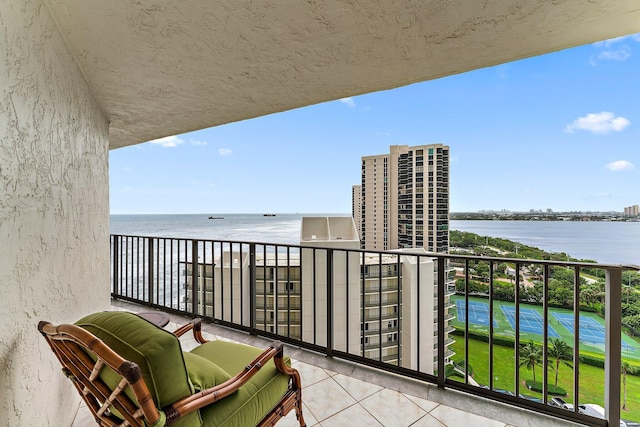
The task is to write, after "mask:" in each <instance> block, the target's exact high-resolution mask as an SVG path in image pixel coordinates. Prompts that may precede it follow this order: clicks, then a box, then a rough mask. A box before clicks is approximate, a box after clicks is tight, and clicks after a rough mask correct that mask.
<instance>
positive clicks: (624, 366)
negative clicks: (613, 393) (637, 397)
mask: <svg viewBox="0 0 640 427" xmlns="http://www.w3.org/2000/svg"><path fill="white" fill-rule="evenodd" d="M620 370H621V371H622V390H623V391H624V394H623V397H622V410H623V411H626V410H627V373H628V374H635V373H636V370H637V369H636V368H635V367H634V366H631V365H630V364H629V362H625V361H623V362H622V365H621V366H620Z"/></svg>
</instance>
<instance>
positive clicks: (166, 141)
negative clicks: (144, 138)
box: [149, 135, 184, 147]
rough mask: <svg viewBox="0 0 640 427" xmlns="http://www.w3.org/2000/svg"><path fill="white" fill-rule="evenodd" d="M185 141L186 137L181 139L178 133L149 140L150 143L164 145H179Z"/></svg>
mask: <svg viewBox="0 0 640 427" xmlns="http://www.w3.org/2000/svg"><path fill="white" fill-rule="evenodd" d="M183 143H184V139H180V138H178V137H177V136H176V135H173V136H165V137H164V138H158V139H154V140H153V141H149V144H158V145H160V146H162V147H177V146H178V145H180V144H183Z"/></svg>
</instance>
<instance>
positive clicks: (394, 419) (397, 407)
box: [360, 388, 427, 427]
mask: <svg viewBox="0 0 640 427" xmlns="http://www.w3.org/2000/svg"><path fill="white" fill-rule="evenodd" d="M360 404H361V405H362V406H363V407H364V408H365V409H366V410H367V411H369V413H371V415H373V416H374V417H375V418H376V419H377V420H378V421H380V422H381V423H382V424H383V425H384V426H387V427H393V426H409V425H411V424H413V423H414V422H416V421H417V420H418V419H420V418H422V417H423V416H424V415H425V414H426V413H427V412H426V411H425V410H423V409H422V408H421V407H419V406H418V405H416V404H415V403H413V402H412V401H411V400H409V399H408V398H407V397H405V396H404V395H403V394H402V393H398V392H397V391H393V390H389V389H387V388H385V389H382V390H380V391H379V392H377V393H375V394H373V395H371V396H369V397H367V398H366V399H364V400H362V401H361V402H360Z"/></svg>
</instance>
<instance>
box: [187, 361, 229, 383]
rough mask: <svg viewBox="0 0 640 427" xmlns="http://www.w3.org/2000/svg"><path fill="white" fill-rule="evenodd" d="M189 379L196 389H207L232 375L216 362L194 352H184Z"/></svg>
mask: <svg viewBox="0 0 640 427" xmlns="http://www.w3.org/2000/svg"><path fill="white" fill-rule="evenodd" d="M183 356H184V363H185V365H186V366H187V372H188V375H189V380H190V381H191V384H192V385H193V388H194V389H195V391H202V390H206V389H208V388H211V387H215V386H217V385H218V384H222V383H223V382H225V381H227V380H228V379H230V378H231V377H230V376H229V374H228V373H227V371H225V370H224V369H222V368H221V367H219V366H218V365H216V364H215V363H213V362H211V361H209V360H207V359H205V358H204V357H200V356H198V355H197V354H194V353H183Z"/></svg>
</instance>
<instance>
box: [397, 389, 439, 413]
mask: <svg viewBox="0 0 640 427" xmlns="http://www.w3.org/2000/svg"><path fill="white" fill-rule="evenodd" d="M403 394H404V395H405V397H407V398H408V399H409V400H410V401H412V402H413V403H415V404H416V405H418V406H419V407H421V408H422V409H424V410H425V411H427V412H431V411H432V410H433V409H434V408H435V407H436V406H438V405H439V403H437V402H432V401H430V400H426V399H423V398H421V397H416V396H411V395H410V394H406V393H403Z"/></svg>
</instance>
